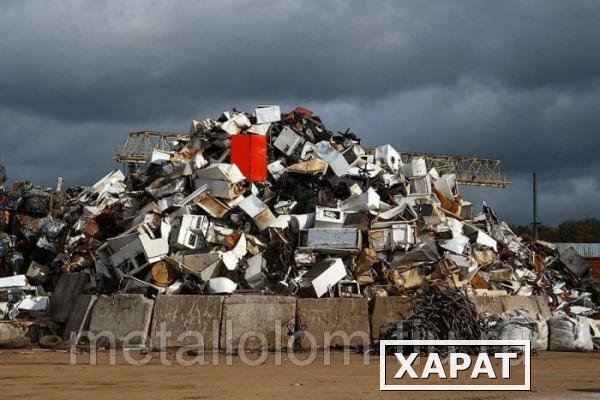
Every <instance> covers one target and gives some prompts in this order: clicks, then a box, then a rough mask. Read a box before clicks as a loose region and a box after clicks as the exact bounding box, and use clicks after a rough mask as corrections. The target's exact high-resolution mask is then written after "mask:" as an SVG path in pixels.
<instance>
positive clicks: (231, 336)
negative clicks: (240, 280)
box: [220, 295, 296, 350]
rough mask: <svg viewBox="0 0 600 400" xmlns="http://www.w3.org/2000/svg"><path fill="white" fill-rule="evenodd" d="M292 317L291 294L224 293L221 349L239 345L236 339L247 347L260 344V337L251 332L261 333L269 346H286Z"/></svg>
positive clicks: (256, 347)
mask: <svg viewBox="0 0 600 400" xmlns="http://www.w3.org/2000/svg"><path fill="white" fill-rule="evenodd" d="M295 319H296V298H294V297H280V296H243V295H233V296H231V297H227V298H226V299H225V301H224V303H223V320H222V322H221V338H220V341H221V349H225V350H228V349H239V347H240V346H239V344H240V342H242V344H243V347H244V348H245V349H248V350H257V349H260V348H262V346H263V344H262V342H261V340H260V339H259V338H258V337H257V336H255V335H253V333H258V334H261V335H264V337H265V338H266V343H265V344H266V345H267V347H268V348H269V350H275V349H281V348H284V347H287V341H288V331H291V332H293V331H294V330H295ZM278 332H280V334H279V335H278ZM291 332H290V333H291Z"/></svg>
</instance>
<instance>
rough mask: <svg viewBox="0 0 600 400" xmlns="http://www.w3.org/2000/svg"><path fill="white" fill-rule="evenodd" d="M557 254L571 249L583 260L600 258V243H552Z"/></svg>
mask: <svg viewBox="0 0 600 400" xmlns="http://www.w3.org/2000/svg"><path fill="white" fill-rule="evenodd" d="M554 245H555V246H556V248H557V249H558V251H559V252H561V253H562V252H563V251H565V250H567V249H568V248H569V247H573V248H574V249H575V250H577V252H578V253H579V254H580V255H581V256H582V257H584V258H592V257H594V258H596V257H598V258H600V243H554Z"/></svg>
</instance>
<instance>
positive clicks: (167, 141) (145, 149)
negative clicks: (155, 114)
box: [114, 131, 190, 164]
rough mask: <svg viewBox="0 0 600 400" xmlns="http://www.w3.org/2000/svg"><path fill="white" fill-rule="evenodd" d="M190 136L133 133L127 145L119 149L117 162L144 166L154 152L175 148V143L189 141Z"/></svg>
mask: <svg viewBox="0 0 600 400" xmlns="http://www.w3.org/2000/svg"><path fill="white" fill-rule="evenodd" d="M189 140H190V135H187V134H184V133H169V132H156V131H141V132H131V133H129V134H128V135H127V139H125V143H124V144H123V145H121V146H119V147H117V151H116V153H115V157H114V159H115V161H117V162H120V163H125V164H143V163H145V162H146V161H148V159H149V158H150V155H152V151H153V150H155V149H157V150H165V151H169V150H172V148H173V142H175V141H177V142H182V141H186V142H187V141H189Z"/></svg>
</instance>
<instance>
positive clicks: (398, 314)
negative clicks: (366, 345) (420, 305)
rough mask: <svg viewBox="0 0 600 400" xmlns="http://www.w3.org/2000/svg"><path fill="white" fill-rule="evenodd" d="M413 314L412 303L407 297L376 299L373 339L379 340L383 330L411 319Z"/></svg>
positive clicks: (372, 325) (372, 327) (372, 326)
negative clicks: (394, 323)
mask: <svg viewBox="0 0 600 400" xmlns="http://www.w3.org/2000/svg"><path fill="white" fill-rule="evenodd" d="M412 314H413V307H412V302H411V301H410V299H407V298H405V297H397V296H390V297H376V298H375V300H374V305H373V310H372V311H371V339H373V340H377V339H379V335H380V331H381V328H384V329H386V327H387V325H388V324H391V323H393V322H398V321H400V320H402V319H406V318H409V317H410V316H411V315H412Z"/></svg>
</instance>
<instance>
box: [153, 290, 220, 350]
mask: <svg viewBox="0 0 600 400" xmlns="http://www.w3.org/2000/svg"><path fill="white" fill-rule="evenodd" d="M224 299H225V297H224V296H192V295H174V296H158V297H157V299H156V302H155V304H154V314H153V317H152V330H151V332H152V333H151V337H152V346H153V347H154V348H155V349H160V348H162V347H163V346H166V347H180V346H193V345H197V346H200V345H201V344H202V343H203V346H201V347H204V348H205V349H212V348H215V349H217V350H218V348H219V330H220V328H221V310H222V307H223V300H224ZM161 332H166V333H167V336H165V338H163V339H162V342H161V337H160V334H161ZM186 333H187V334H186ZM163 343H164V344H163Z"/></svg>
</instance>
